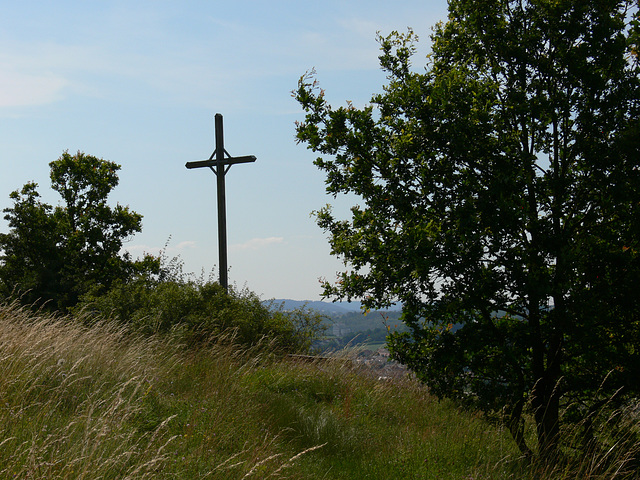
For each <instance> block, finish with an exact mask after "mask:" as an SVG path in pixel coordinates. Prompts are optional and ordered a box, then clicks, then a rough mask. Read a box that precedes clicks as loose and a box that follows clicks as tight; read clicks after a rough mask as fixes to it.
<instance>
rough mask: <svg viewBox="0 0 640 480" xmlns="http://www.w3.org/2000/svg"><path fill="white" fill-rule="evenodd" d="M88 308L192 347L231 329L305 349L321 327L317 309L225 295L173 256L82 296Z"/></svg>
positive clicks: (242, 338)
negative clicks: (97, 292) (157, 266)
mask: <svg viewBox="0 0 640 480" xmlns="http://www.w3.org/2000/svg"><path fill="white" fill-rule="evenodd" d="M87 309H89V310H90V311H92V312H94V313H98V314H100V315H101V316H103V317H112V318H114V319H116V320H118V321H120V322H122V323H125V324H129V325H131V326H133V327H135V328H136V329H137V330H139V331H141V332H143V333H146V334H153V333H172V334H177V335H179V336H181V337H182V339H183V340H184V341H186V342H187V343H188V344H192V345H197V344H202V343H206V342H207V341H208V340H210V339H211V337H212V336H215V337H217V336H219V335H221V334H223V333H229V332H231V333H232V336H233V339H234V341H235V342H238V343H241V344H244V345H255V344H257V343H259V342H260V341H262V340H263V339H265V338H266V339H268V340H269V344H270V345H275V346H276V347H277V348H279V349H280V350H281V351H283V352H301V351H302V352H306V351H309V350H310V348H311V345H312V343H313V340H314V339H315V338H316V337H318V336H319V335H320V334H321V333H322V332H323V331H324V329H325V327H324V326H323V325H322V317H321V316H320V315H319V314H317V313H314V312H312V311H308V310H304V309H298V310H295V311H292V312H285V311H283V309H282V307H277V308H274V305H273V304H271V305H264V304H263V303H262V302H261V300H260V299H259V297H258V296H257V295H256V294H255V293H253V292H251V291H249V290H247V289H243V290H239V291H238V290H235V289H234V288H230V289H229V292H228V293H227V292H226V291H225V290H224V288H223V287H222V286H220V284H218V283H216V282H213V281H212V280H204V278H202V277H201V278H193V276H192V275H186V274H184V273H183V272H182V265H181V263H180V262H179V261H178V260H177V259H175V258H174V259H173V260H172V261H170V262H169V263H166V262H164V265H163V266H161V268H160V271H159V273H157V274H150V273H144V274H141V275H139V276H137V277H136V278H134V279H132V280H130V281H126V282H118V283H116V284H115V285H114V286H113V287H112V288H111V289H110V290H109V291H108V292H107V293H106V294H104V295H91V294H90V295H85V297H83V299H82V301H81V302H80V304H79V305H78V307H77V308H76V311H82V310H87Z"/></svg>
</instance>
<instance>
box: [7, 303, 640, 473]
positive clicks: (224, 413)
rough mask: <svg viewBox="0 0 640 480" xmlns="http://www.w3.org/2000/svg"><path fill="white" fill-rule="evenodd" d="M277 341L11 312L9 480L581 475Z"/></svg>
mask: <svg viewBox="0 0 640 480" xmlns="http://www.w3.org/2000/svg"><path fill="white" fill-rule="evenodd" d="M269 342H270V341H268V340H265V341H264V342H263V343H261V344H258V345H253V346H251V347H246V346H241V345H239V344H238V342H237V341H236V339H235V337H234V334H233V332H232V331H230V332H228V333H226V334H222V335H221V334H217V335H215V336H212V337H211V338H210V339H209V340H208V341H206V342H203V343H201V344H200V345H199V346H197V347H194V346H189V347H187V346H185V345H184V344H181V341H180V338H179V337H172V336H171V335H167V334H164V335H142V334H140V333H136V332H135V331H133V330H131V329H130V327H126V326H123V325H122V324H120V323H116V322H114V321H110V320H97V319H93V318H86V317H82V315H77V316H75V317H56V316H52V315H48V314H44V313H41V314H34V313H33V312H31V311H30V310H28V309H26V308H23V307H18V306H16V305H15V304H13V305H7V304H5V305H0V478H20V479H22V478H29V479H34V478H35V479H127V478H128V479H138V478H154V479H155V478H158V479H164V478H178V479H196V478H210V479H225V480H229V479H265V478H290V479H318V480H320V479H327V480H331V479H467V480H472V479H473V480H476V479H507V478H513V479H520V478H525V479H526V478H532V479H533V478H578V477H576V470H575V469H571V468H569V467H564V466H561V465H556V466H552V467H546V468H542V467H540V468H538V467H536V466H535V465H531V464H528V463H527V462H525V461H524V460H523V459H521V458H519V453H518V451H517V449H516V448H515V445H514V443H513V441H512V440H511V438H510V436H509V434H508V432H507V431H505V430H504V429H502V428H500V427H499V426H495V425H490V424H488V423H487V422H485V421H484V420H483V419H482V418H480V417H479V416H478V415H476V414H475V413H474V412H468V411H461V410H460V409H458V408H457V407H456V406H455V405H453V404H451V403H449V402H445V401H438V400H437V399H435V398H434V397H432V396H430V395H429V393H428V392H427V391H426V390H425V388H424V387H423V386H421V385H420V384H419V383H417V382H416V381H414V380H413V379H412V378H411V377H410V376H408V375H405V376H401V377H398V378H394V379H387V380H384V381H382V380H379V378H378V377H377V376H376V375H373V374H371V372H369V371H367V370H366V369H362V368H361V367H358V366H357V365H355V364H354V363H353V362H351V361H350V359H349V358H348V356H347V355H346V354H344V355H337V356H336V357H335V358H332V359H324V360H314V361H308V360H306V359H301V358H300V357H295V356H288V355H285V354H280V353H278V349H277V348H275V347H274V346H273V344H272V343H269ZM636 453H637V451H636ZM609 460H611V459H609ZM627 460H628V458H616V459H614V461H609V464H610V466H607V467H606V468H605V469H603V468H600V472H599V473H598V474H597V475H596V474H594V473H589V471H588V470H589V469H588V465H587V464H589V463H594V462H593V460H592V459H586V460H585V463H584V465H583V466H582V467H581V468H583V470H582V472H581V473H582V474H584V475H583V476H580V477H579V478H602V479H604V478H607V479H611V478H632V475H633V472H631V473H630V471H629V467H628V461H627ZM598 461H600V460H597V461H596V463H597V462H598ZM595 466H597V465H594V468H593V469H591V470H592V472H593V471H595Z"/></svg>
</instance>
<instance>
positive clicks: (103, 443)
mask: <svg viewBox="0 0 640 480" xmlns="http://www.w3.org/2000/svg"><path fill="white" fill-rule="evenodd" d="M159 350H162V354H163V355H162V359H163V361H161V362H159V361H157V360H158V358H157V356H158V352H159ZM168 353H169V352H168V349H167V346H166V344H163V345H160V344H159V343H158V341H157V340H156V339H153V338H141V337H138V336H135V335H133V334H131V333H130V332H127V331H126V329H124V328H123V327H121V326H118V325H116V324H114V323H110V322H101V323H100V324H99V325H94V326H92V327H87V326H85V325H83V323H82V322H81V321H78V320H71V319H69V318H56V317H53V316H50V315H36V316H34V315H33V314H32V312H30V311H29V310H27V309H24V308H20V307H17V306H16V305H0V439H1V440H0V478H14V477H15V478H52V479H53V478H56V479H57V478H61V479H62V478H74V479H75V478H145V477H147V476H153V474H154V471H155V470H156V468H157V467H158V465H159V464H161V463H162V462H164V461H166V458H167V457H166V453H165V450H166V447H167V445H168V444H169V443H170V442H171V441H172V440H173V438H172V437H171V436H169V435H168V434H167V431H168V429H167V428H166V427H167V424H168V423H169V422H171V417H170V416H169V417H167V418H165V419H163V421H162V422H161V423H160V424H159V425H157V426H156V428H154V429H153V430H152V431H148V432H140V431H139V429H137V428H136V421H135V419H136V415H137V414H138V413H139V412H140V406H141V400H142V399H143V398H144V395H145V391H146V389H147V388H148V386H149V385H150V382H151V379H153V378H154V377H159V376H165V375H170V372H171V369H172V368H173V367H174V366H175V363H176V361H177V358H178V357H177V356H176V355H175V354H174V353H170V354H168Z"/></svg>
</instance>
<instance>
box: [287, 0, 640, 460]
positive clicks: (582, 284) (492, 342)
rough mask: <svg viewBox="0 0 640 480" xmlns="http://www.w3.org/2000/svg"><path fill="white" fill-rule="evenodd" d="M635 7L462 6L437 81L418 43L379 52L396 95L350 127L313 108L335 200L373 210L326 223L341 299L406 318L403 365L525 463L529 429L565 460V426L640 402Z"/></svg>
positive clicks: (299, 95)
mask: <svg viewBox="0 0 640 480" xmlns="http://www.w3.org/2000/svg"><path fill="white" fill-rule="evenodd" d="M632 7H633V5H632V2H630V1H604V2H602V1H582V0H581V1H577V0H561V1H550V0H528V1H513V0H487V1H483V2H477V1H471V0H454V1H451V2H450V3H449V18H448V21H447V22H446V23H442V24H440V25H438V26H437V27H436V29H435V31H434V35H433V51H432V54H431V55H430V56H429V57H428V58H429V60H428V64H427V68H426V70H425V71H424V73H416V72H414V70H413V68H412V66H411V59H412V55H413V53H414V52H415V42H416V41H417V39H416V38H415V35H414V34H413V33H412V32H411V31H409V33H408V34H405V35H402V34H398V33H393V34H391V35H389V36H388V37H384V38H380V43H381V50H382V54H381V56H380V61H381V65H382V68H383V69H384V70H385V71H386V72H387V73H388V77H387V78H388V84H387V85H385V86H384V92H383V93H382V94H379V95H375V96H374V97H373V98H372V104H371V105H369V106H366V107H364V108H362V109H357V108H354V107H353V106H352V105H351V104H349V105H348V106H347V107H340V108H337V109H334V108H332V107H331V106H330V105H329V104H328V103H327V101H326V99H325V97H324V92H323V91H322V90H319V88H318V86H317V81H316V80H315V79H314V78H313V75H305V76H303V77H302V78H301V80H300V82H299V85H298V89H297V90H296V91H295V92H294V96H295V97H296V99H297V100H298V101H299V102H300V104H301V106H302V107H303V109H304V110H305V112H306V117H305V120H304V122H300V123H298V124H297V138H298V140H299V141H301V142H305V143H307V144H308V146H309V148H310V149H312V150H314V151H316V152H319V153H321V154H323V155H324V157H319V158H318V159H317V160H316V162H315V164H316V165H317V166H318V167H319V168H320V169H321V170H323V171H324V172H325V173H326V176H327V180H326V183H327V192H328V193H331V194H333V195H338V194H341V193H352V194H356V195H358V196H359V197H360V198H361V200H362V204H361V205H356V206H354V207H353V208H352V209H351V218H350V219H347V220H342V219H339V218H336V217H335V216H334V214H333V212H332V211H331V208H330V207H329V206H328V207H326V208H324V209H321V210H320V211H319V212H317V222H318V225H319V226H320V227H322V228H323V229H325V230H326V231H328V232H329V234H330V240H329V241H330V244H331V248H332V253H333V254H335V255H338V256H340V257H342V258H343V259H344V261H345V263H346V264H347V265H348V267H349V270H348V271H347V272H344V273H343V274H342V275H341V277H340V280H339V282H338V283H336V284H330V283H328V282H327V283H326V284H325V294H326V295H327V296H333V297H335V298H340V299H343V298H347V299H351V298H362V299H363V301H364V304H365V305H366V306H367V307H369V308H380V307H385V306H388V305H389V304H390V303H391V302H393V301H394V300H400V301H401V302H402V304H403V305H404V321H405V323H406V324H407V325H408V326H409V327H410V329H411V331H410V332H405V333H397V334H394V335H392V336H391V339H390V348H391V349H392V353H393V355H394V356H395V358H396V359H398V360H400V361H402V362H403V363H405V364H407V365H408V366H410V367H411V368H412V369H413V370H414V371H415V372H416V373H417V375H418V376H419V377H420V378H421V379H423V380H424V381H425V382H426V383H427V384H428V385H429V386H430V388H432V389H433V391H434V392H435V393H437V394H438V395H440V396H445V397H450V398H454V399H456V400H458V401H461V402H463V403H465V404H468V405H473V406H476V407H479V408H481V409H482V410H483V411H485V412H486V413H487V414H488V415H490V416H492V417H495V418H502V419H503V420H504V422H505V424H506V425H507V426H508V428H509V430H510V431H511V433H512V435H513V437H514V439H515V441H516V443H517V445H518V446H519V448H520V449H521V451H522V452H523V454H525V455H530V454H531V447H530V445H529V442H527V439H526V437H525V434H524V432H525V431H526V430H527V426H526V422H525V421H526V420H527V419H528V418H529V416H527V415H525V413H526V412H527V411H529V412H530V413H531V414H532V418H533V422H534V424H535V432H536V438H537V446H538V451H539V453H540V454H541V455H543V456H546V457H547V458H557V457H556V456H555V454H556V453H557V451H558V449H559V448H560V445H559V444H560V432H561V426H562V424H563V422H570V423H571V422H577V421H578V420H579V419H582V420H584V419H585V418H595V417H596V416H597V412H599V411H600V409H602V408H605V406H606V408H616V407H619V406H621V405H624V403H625V402H627V401H629V399H630V398H634V397H637V396H638V395H639V394H640V383H639V382H638V381H637V379H638V378H640V371H639V370H638V368H640V367H639V366H640V357H639V355H640V352H639V350H638V345H640V302H639V298H640V297H639V296H638V295H637V292H636V291H635V290H636V289H637V285H639V284H640V243H639V242H640V240H639V239H640V203H638V199H639V198H640V122H639V121H638V119H639V118H640V82H639V75H638V74H639V71H640V70H639V69H640V65H639V63H638V61H637V40H638V22H637V20H638V19H637V14H638V13H637V9H635V10H634V9H633V8H632ZM499 312H501V313H500V314H499ZM503 313H506V315H505V314H503ZM453 325H456V326H457V328H456V329H455V331H454V330H453V329H452V326H453ZM565 407H566V409H565ZM563 412H567V414H566V415H564V416H562V413H563ZM581 425H583V426H584V425H586V424H584V423H582V424H581ZM583 433H584V436H585V438H584V440H585V441H584V445H588V446H589V447H587V448H592V446H593V445H594V444H597V443H598V440H597V439H596V438H595V437H594V436H593V434H592V432H591V431H590V429H589V428H587V427H585V428H584V431H583Z"/></svg>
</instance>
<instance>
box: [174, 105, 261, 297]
mask: <svg viewBox="0 0 640 480" xmlns="http://www.w3.org/2000/svg"><path fill="white" fill-rule="evenodd" d="M215 144H216V148H215V150H214V151H213V153H212V154H211V156H210V157H209V160H200V161H196V162H187V164H186V165H185V166H186V167H187V168H189V169H191V168H201V167H209V168H210V169H211V170H212V171H213V173H215V174H216V176H217V177H218V178H217V190H218V258H219V264H220V285H221V286H222V287H223V288H224V289H225V291H227V292H228V291H229V281H228V278H227V273H228V263H227V211H226V210H227V209H226V194H225V185H224V176H225V175H226V173H227V172H228V171H229V169H230V168H231V165H234V164H236V163H248V162H255V161H256V157H255V156H253V155H248V156H244V157H232V156H230V155H229V153H228V152H227V151H226V150H225V149H224V135H223V131H222V115H221V114H219V113H216V115H215ZM225 154H226V157H225ZM214 157H215V158H214ZM213 167H216V168H215V169H214V168H213Z"/></svg>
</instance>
